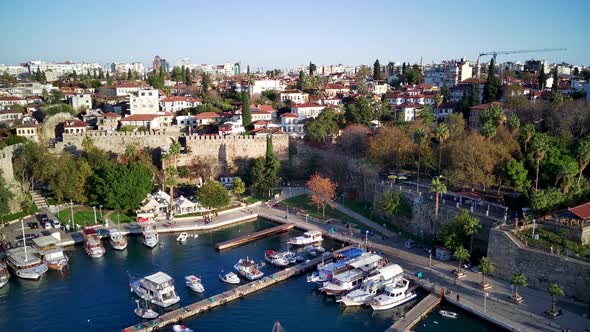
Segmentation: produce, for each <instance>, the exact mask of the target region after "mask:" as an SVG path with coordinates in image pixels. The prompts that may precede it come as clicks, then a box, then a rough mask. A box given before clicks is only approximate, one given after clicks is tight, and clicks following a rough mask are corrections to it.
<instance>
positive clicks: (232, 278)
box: [219, 272, 240, 285]
mask: <svg viewBox="0 0 590 332" xmlns="http://www.w3.org/2000/svg"><path fill="white" fill-rule="evenodd" d="M219 279H221V281H223V282H225V283H228V284H234V285H235V284H239V283H240V278H239V277H238V275H237V274H235V273H233V272H228V273H226V274H223V275H222V274H220V275H219Z"/></svg>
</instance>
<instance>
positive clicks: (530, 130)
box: [521, 123, 537, 152]
mask: <svg viewBox="0 0 590 332" xmlns="http://www.w3.org/2000/svg"><path fill="white" fill-rule="evenodd" d="M536 133H537V128H536V127H535V125H534V124H532V123H527V124H525V125H524V127H522V131H521V137H522V141H523V143H524V152H528V144H529V142H530V141H531V140H532V139H533V138H534V137H535V134H536Z"/></svg>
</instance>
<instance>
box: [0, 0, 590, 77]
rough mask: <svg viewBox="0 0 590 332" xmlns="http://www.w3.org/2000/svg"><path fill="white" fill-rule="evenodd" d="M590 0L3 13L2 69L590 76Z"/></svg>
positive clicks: (181, 5) (108, 4)
mask: <svg viewBox="0 0 590 332" xmlns="http://www.w3.org/2000/svg"><path fill="white" fill-rule="evenodd" d="M588 13H590V1H588V0H569V1H568V0H565V1H545V0H537V1H534V0H530V1H529V0H499V1H494V0H488V1H478V0H471V1H467V0H458V1H430V0H422V1H401V0H400V1H398V0H389V1H387V0H384V1H349V0H340V1H332V0H329V1H328V0H327V1H323V0H319V1H318V0H315V1H307V0H303V1H277V0H261V1H243V0H242V1H226V0H213V1H211V0H209V1H197V0H195V1H188V0H187V1H178V0H167V1H150V0H145V1H134V0H117V1H111V0H101V1H91V2H87V1H79V0H78V1H68V0H51V1H27V0H2V1H1V2H0V31H1V38H0V63H5V64H9V63H19V62H26V61H29V60H38V59H41V60H46V61H63V60H72V61H96V62H99V63H107V62H131V61H142V62H145V63H146V64H149V63H151V60H152V59H153V57H154V55H156V54H157V55H160V56H161V57H163V58H166V59H167V60H168V61H169V62H171V63H172V64H174V63H176V60H177V59H179V58H183V57H188V58H190V59H191V60H192V62H193V63H224V62H232V61H241V62H242V64H243V66H244V67H245V65H246V64H250V66H251V68H256V67H260V66H262V67H265V68H267V69H268V68H271V67H277V68H284V67H287V66H288V67H292V66H295V65H297V64H304V63H307V62H309V61H310V60H312V61H313V62H314V63H317V64H337V63H344V64H361V63H365V64H370V63H372V62H373V61H374V60H375V59H376V58H378V59H380V61H381V63H386V62H387V61H389V60H392V61H400V62H401V61H410V62H418V61H420V57H421V56H422V57H423V58H424V62H425V63H429V62H432V61H438V60H442V59H452V58H460V57H467V58H469V59H473V60H475V58H476V57H477V54H478V53H479V52H480V51H489V50H513V49H533V48H562V47H563V48H568V51H565V52H555V53H542V54H523V55H512V56H501V57H500V56H499V57H498V61H499V62H503V61H508V60H525V59H529V58H532V57H535V58H540V59H546V60H549V61H556V62H562V61H566V62H569V63H573V64H583V65H590V59H589V56H590V43H588V38H589V34H588V33H589V32H590V25H588V23H587V21H586V20H587V19H588Z"/></svg>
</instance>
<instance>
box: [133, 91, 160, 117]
mask: <svg viewBox="0 0 590 332" xmlns="http://www.w3.org/2000/svg"><path fill="white" fill-rule="evenodd" d="M159 101H160V97H159V93H158V90H155V89H148V90H139V91H136V92H134V93H133V94H131V95H130V97H129V113H130V114H131V115H134V114H156V113H158V112H159V111H160V102H159Z"/></svg>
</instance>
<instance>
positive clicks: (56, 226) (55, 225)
mask: <svg viewBox="0 0 590 332" xmlns="http://www.w3.org/2000/svg"><path fill="white" fill-rule="evenodd" d="M51 224H52V225H53V228H56V229H59V228H60V227H61V223H60V222H59V220H57V219H53V220H52V221H51Z"/></svg>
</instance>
